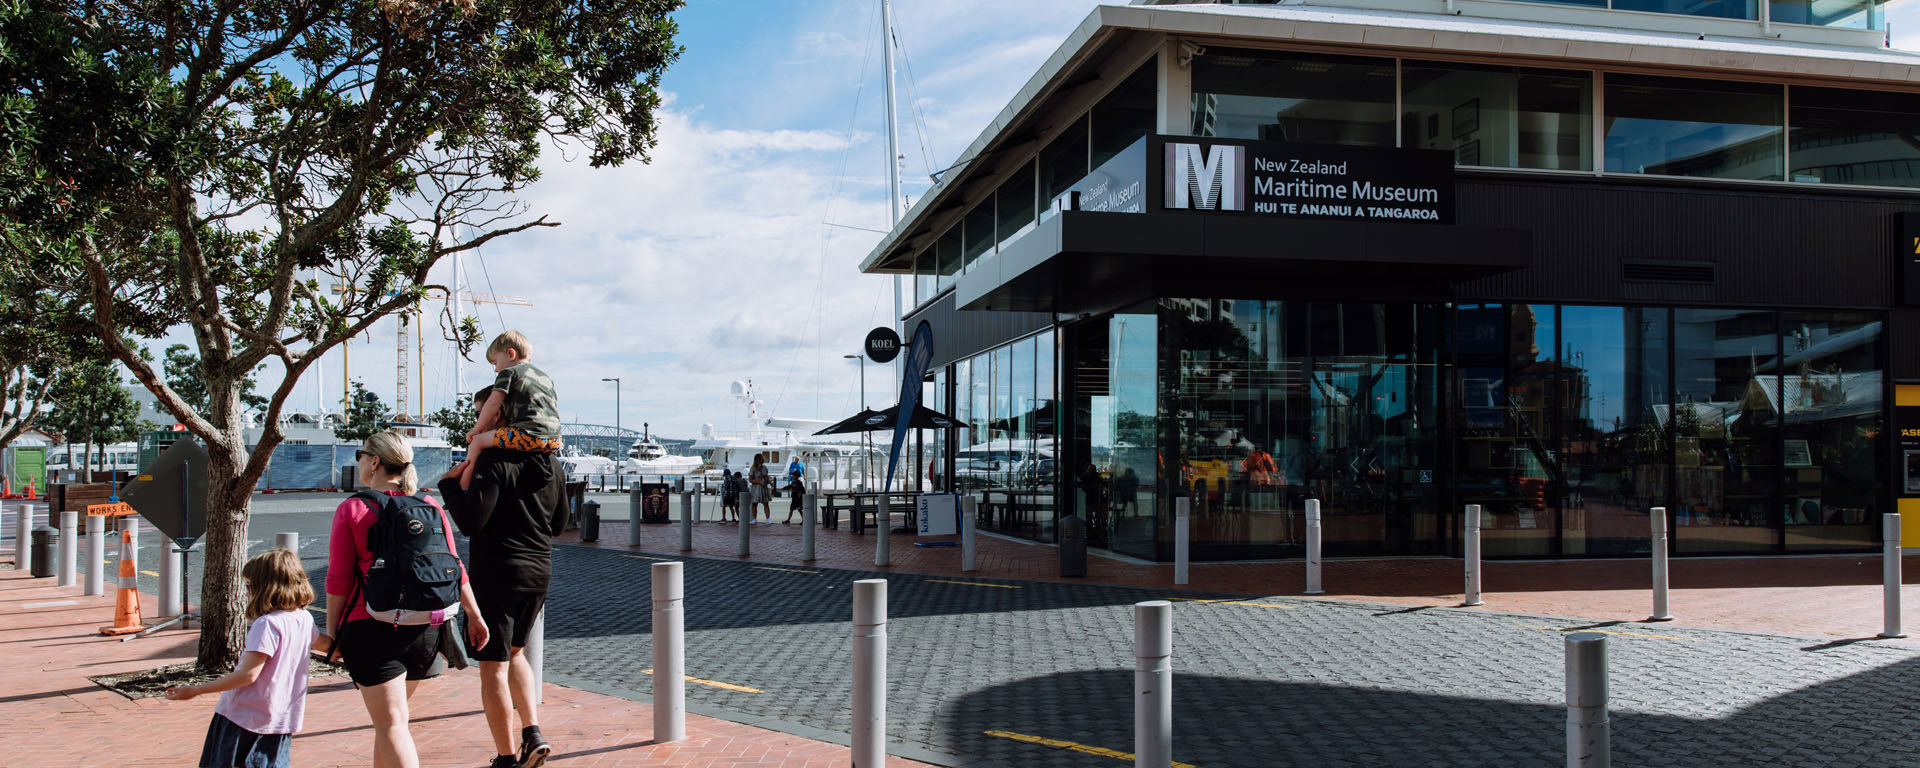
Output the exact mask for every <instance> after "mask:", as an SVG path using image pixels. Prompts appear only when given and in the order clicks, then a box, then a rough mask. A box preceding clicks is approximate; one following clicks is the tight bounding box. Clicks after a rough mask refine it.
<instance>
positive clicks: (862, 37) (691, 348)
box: [181, 0, 1920, 437]
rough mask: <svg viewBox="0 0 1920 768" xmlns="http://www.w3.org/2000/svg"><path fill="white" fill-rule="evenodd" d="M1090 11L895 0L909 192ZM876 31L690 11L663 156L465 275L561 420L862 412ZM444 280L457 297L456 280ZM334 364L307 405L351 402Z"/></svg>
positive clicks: (381, 365) (573, 178)
mask: <svg viewBox="0 0 1920 768" xmlns="http://www.w3.org/2000/svg"><path fill="white" fill-rule="evenodd" d="M1094 5H1095V3H1094V2H1093V0H974V1H971V2H952V1H951V0H895V3H894V23H895V26H896V29H897V35H898V37H899V39H900V41H901V44H902V46H903V52H904V57H903V60H902V61H901V63H900V64H899V76H898V78H899V79H898V83H899V86H900V89H901V94H900V104H901V132H900V138H901V144H900V150H901V153H902V154H903V155H905V157H906V160H905V172H904V174H903V177H904V178H905V179H906V182H907V184H906V187H905V192H906V194H907V195H908V196H909V197H910V198H917V197H918V195H919V194H920V193H921V192H922V191H924V190H925V189H926V187H927V172H928V169H929V168H940V167H944V166H945V165H947V164H950V163H952V162H953V161H954V160H955V159H956V158H955V156H956V155H957V154H958V153H959V151H960V150H962V149H964V148H965V146H966V145H967V144H968V143H969V142H971V141H972V140H973V139H974V137H975V136H976V135H978V133H979V131H980V130H981V128H982V127H983V126H985V125H986V124H987V122H988V121H989V120H990V119H991V118H992V117H993V116H994V115H995V114H996V113H998V112H999V110H1000V109H1001V108H1003V107H1004V106H1006V104H1007V101H1008V99H1009V98H1010V97H1011V96H1012V94H1013V93H1014V92H1015V91H1016V90H1017V89H1018V88H1019V86H1020V85H1022V84H1024V83H1025V82H1026V80H1027V78H1028V77H1029V76H1030V75H1031V74H1032V73H1033V72H1034V70H1035V69H1037V68H1038V67H1039V65H1040V63H1041V62H1042V61H1044V60H1045V59H1046V57H1047V56H1049V55H1051V54H1052V52H1053V51H1054V50H1055V48H1057V47H1058V45H1059V42H1060V41H1061V40H1062V39H1064V38H1065V37H1066V35H1067V34H1068V33H1069V32H1070V31H1071V30H1072V29H1073V28H1074V27H1075V26H1076V25H1077V24H1079V23H1080V22H1081V21H1082V20H1083V19H1084V18H1085V17H1086V15H1087V13H1088V11H1089V10H1090V9H1091V8H1092V7H1093V6H1094ZM878 15H879V13H878V0H794V1H791V2H761V1H757V0H755V1H749V0H705V1H702V0H695V2H693V3H692V4H691V5H690V6H689V7H688V8H685V9H683V10H682V11H681V12H679V13H678V14H677V18H678V20H679V22H680V27H681V37H680V41H681V42H682V43H683V44H684V45H685V46H686V53H685V55H684V56H683V57H682V58H681V60H680V62H679V63H678V64H677V65H676V66H675V67H674V68H673V69H672V70H671V71H670V72H669V73H668V74H667V76H666V79H665V83H664V86H665V89H666V90H667V91H668V100H667V103H666V105H665V107H664V109H663V112H662V114H661V116H660V117H661V122H660V126H661V130H660V135H659V139H660V146H659V147H658V148H657V150H656V151H655V152H654V157H653V162H652V163H651V164H647V165H642V164H637V163H636V164H630V165H627V166H625V167H621V168H615V169H601V170H593V169H588V168H586V167H585V163H584V162H582V161H581V160H580V157H579V153H578V152H577V151H557V150H556V151H550V152H549V153H548V155H547V157H546V158H545V159H544V160H543V168H544V169H545V173H546V176H545V178H544V179H543V181H542V182H541V183H539V184H538V185H536V186H535V187H534V188H533V189H532V190H531V191H530V193H529V194H527V195H526V201H527V202H528V204H529V210H530V211H532V212H533V213H535V214H547V215H550V216H551V217H552V218H554V219H557V220H559V221H561V222H562V223H563V226H561V227H559V228H557V229H546V230H534V231H530V232H527V233H523V234H521V235H516V236H514V237H512V238H507V239H506V240H504V241H503V242H502V243H500V244H498V245H494V246H490V247H488V248H487V249H485V250H484V252H483V253H482V255H481V257H480V258H479V259H478V260H475V259H469V260H468V265H467V271H468V287H469V288H472V289H474V290H480V291H492V292H497V293H503V294H510V295H515V296H524V297H526V298H528V299H529V300H531V301H532V302H533V304H534V306H533V307H531V308H522V307H504V308H499V307H493V306H482V307H480V308H479V310H478V311H471V314H474V315H475V316H477V317H478V318H479V320H480V322H481V325H482V328H483V331H484V332H485V333H487V334H488V335H491V334H494V333H497V332H499V331H500V330H501V329H502V328H504V327H511V328H517V329H519V330H522V331H524V332H526V333H527V334H528V335H529V336H530V337H532V339H533V341H534V344H535V356H534V362H535V363H536V364H538V365H540V366H541V367H543V368H545V369H546V370H547V371H548V372H549V373H550V374H552V375H553V378H554V380H555V382H556V384H557V386H558V388H559V390H560V398H561V410H562V415H563V418H565V419H566V420H568V421H581V422H589V423H600V424H611V423H613V422H614V420H615V415H614V410H615V409H614V403H615V396H614V391H613V385H611V384H607V383H602V382H601V381H600V379H601V378H603V377H620V378H621V379H622V382H621V397H620V398H619V400H620V403H621V408H620V411H621V414H620V417H619V420H620V422H621V423H622V425H623V426H628V427H634V426H637V425H638V424H640V423H641V422H649V423H651V424H652V425H653V427H654V429H655V431H656V432H657V433H660V434H663V435H665V436H667V437H692V436H694V435H695V434H697V433H698V430H699V428H700V425H701V424H702V423H713V424H715V425H716V427H718V428H720V429H738V428H740V427H742V426H743V425H744V419H745V411H744V410H743V409H742V408H741V407H740V406H739V404H738V403H737V402H735V401H734V400H733V399H731V398H729V397H728V395H727V391H728V385H729V382H731V381H734V380H746V379H751V380H752V381H753V382H754V383H755V385H756V387H757V388H758V389H759V392H760V395H761V399H762V400H763V401H765V405H764V406H762V408H761V409H760V411H761V413H762V414H763V415H764V414H768V413H774V414H779V415H783V416H796V417H816V418H840V417H842V416H845V415H849V414H851V413H853V412H854V410H856V409H857V406H858V402H857V401H858V395H857V394H856V393H857V392H858V390H859V380H858V378H857V377H858V368H857V367H856V366H855V364H854V363H853V361H849V360H844V359H841V356H842V355H844V354H848V353H853V352H856V351H858V346H859V343H860V339H861V338H862V337H863V336H864V335H865V333H866V331H867V330H868V329H869V328H872V327H873V326H876V325H883V324H886V322H887V318H886V315H887V313H888V310H889V309H890V308H891V301H892V282H891V280H890V279H889V278H884V277H875V276H867V275H860V274H858V273H857V272H856V270H855V265H856V264H857V263H858V261H859V260H860V258H861V257H863V256H864V255H866V253H867V252H868V251H869V250H870V249H871V248H872V246H873V245H874V243H875V242H876V241H877V240H878V238H879V235H877V234H874V233H872V232H867V231H862V230H861V229H857V228H855V227H858V228H871V229H884V228H885V227H886V226H887V224H888V222H887V215H888V214H887V207H886V199H885V195H886V175H885V174H886V170H885V162H886V160H885V150H884V138H883V133H882V131H883V118H882V113H881V101H882V93H881V85H880V68H881V67H880V58H881V57H880V51H879V47H878V42H879V38H878ZM1889 18H1890V20H1891V21H1892V25H1893V29H1894V30H1895V31H1896V32H1897V33H1899V34H1898V35H1897V36H1896V42H1897V43H1901V44H1902V45H1903V46H1906V47H1913V45H1916V44H1920V4H1916V3H1915V2H1913V0H1905V2H1902V3H1900V4H1896V5H1895V6H1894V8H1893V9H1892V10H1891V11H1890V12H1889ZM1909 30H1911V32H1912V34H1908V31H1909ZM910 73H911V74H910ZM910 107H911V109H910ZM830 225H846V226H844V227H839V226H830ZM436 278H437V279H438V280H441V281H446V282H450V281H451V267H450V265H449V266H447V267H446V268H444V269H442V270H441V272H440V273H439V274H437V275H436ZM907 291H908V294H909V297H910V295H911V293H910V292H911V285H908V286H907ZM429 309H430V310H432V311H437V310H438V309H439V308H438V307H430V308H429ZM427 335H428V339H427V344H426V355H425V361H424V370H422V371H421V373H420V376H419V379H420V381H421V382H422V384H423V385H424V395H425V400H426V409H427V410H429V411H431V410H433V409H435V408H438V407H440V406H441V405H444V404H446V403H448V402H449V401H450V400H451V398H452V397H453V394H454V393H455V392H456V391H471V390H472V389H474V388H476V387H477V386H479V385H480V384H481V383H484V381H486V380H487V379H488V378H489V375H490V372H489V371H488V370H487V369H486V366H485V365H484V363H465V364H463V366H462V371H461V374H460V377H459V381H458V382H457V383H456V381H455V377H454V368H455V365H454V361H453V356H452V354H451V351H450V350H449V349H448V346H447V345H446V344H445V343H443V342H442V341H440V339H439V336H438V333H437V329H436V328H435V327H434V324H433V323H429V325H428V334H427ZM181 338H182V340H184V339H185V336H184V334H182V335H181ZM394 339H395V330H394V327H393V325H392V323H391V322H386V323H382V324H380V325H378V326H376V327H375V328H374V329H373V331H372V332H370V333H369V334H367V335H366V336H365V337H363V339H361V340H358V341H356V343H354V344H353V345H352V346H351V349H350V351H349V354H350V355H351V366H350V370H351V373H352V377H353V378H354V379H358V380H361V381H364V382H365V383H366V384H367V386H368V387H370V388H371V389H373V390H374V391H375V392H377V393H380V394H381V395H382V396H383V397H384V398H386V399H387V400H388V401H389V402H391V401H392V397H393V391H394V379H395V376H394V367H395V354H394V348H395V341H394ZM332 358H333V359H329V360H328V361H327V362H326V369H325V376H324V377H320V376H312V375H310V376H309V380H308V381H307V382H303V384H302V385H301V387H300V388H299V389H298V390H297V391H296V394H295V395H294V397H293V399H292V400H291V402H290V407H291V408H293V409H297V410H313V409H316V408H319V407H321V406H322V405H323V404H327V405H330V406H331V407H336V408H337V407H338V406H337V403H338V402H339V398H340V390H341V382H340V377H341V369H340V367H339V360H338V356H337V355H335V356H332ZM867 371H868V375H869V379H868V381H867V388H868V390H869V392H870V393H873V392H886V393H889V394H884V395H872V396H870V397H869V400H870V401H874V402H877V403H879V404H885V403H887V402H890V401H891V397H892V396H891V394H890V393H891V392H892V391H894V390H896V389H897V387H898V383H897V382H891V381H884V380H883V379H884V378H885V375H884V371H885V369H884V368H882V367H879V366H872V365H869V366H867ZM269 378H274V377H269ZM268 383H271V382H268ZM409 410H411V409H409Z"/></svg>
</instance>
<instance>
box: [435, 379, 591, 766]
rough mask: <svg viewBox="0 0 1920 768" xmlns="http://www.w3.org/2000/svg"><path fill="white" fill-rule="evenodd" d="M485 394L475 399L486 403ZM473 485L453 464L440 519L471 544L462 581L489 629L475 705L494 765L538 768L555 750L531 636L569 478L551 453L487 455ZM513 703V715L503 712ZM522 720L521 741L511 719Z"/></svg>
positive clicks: (443, 487)
mask: <svg viewBox="0 0 1920 768" xmlns="http://www.w3.org/2000/svg"><path fill="white" fill-rule="evenodd" d="M486 394H487V391H486V390H482V391H481V394H480V395H479V396H478V397H477V398H476V399H477V401H479V402H485V400H486ZM475 458H476V460H477V463H476V464H475V466H474V467H473V481H472V484H471V485H470V486H469V487H468V488H467V489H465V490H462V489H461V488H460V474H459V472H460V467H454V469H453V470H452V471H449V472H448V473H447V476H446V477H445V478H443V479H442V480H441V481H440V493H441V495H442V496H443V497H444V498H445V499H446V500H447V514H448V516H450V517H452V518H453V522H454V525H456V526H458V527H459V528H460V532H461V533H463V534H466V536H467V537H468V538H469V539H470V540H471V545H470V547H469V552H468V555H467V562H468V564H469V568H468V574H469V576H468V579H469V582H470V583H471V585H472V587H473V593H474V597H475V599H476V600H477V601H478V602H479V604H480V614H481V615H482V616H483V617H484V618H485V620H486V622H487V629H488V630H489V634H488V637H489V638H490V639H489V640H488V642H487V645H486V646H485V647H483V648H477V649H474V650H473V651H472V654H471V655H472V656H473V658H474V660H476V661H478V662H480V703H481V707H482V709H484V710H485V711H486V715H487V728H488V729H489V730H491V731H492V733H493V744H494V750H495V752H496V757H494V759H493V764H492V768H537V767H538V766H540V765H542V764H544V763H545V762H546V760H547V755H548V754H550V753H551V752H552V747H551V746H549V745H548V744H547V740H546V739H545V738H544V737H542V736H541V734H540V709H539V706H540V692H539V690H538V687H537V684H536V682H535V681H534V678H533V667H532V665H530V664H529V663H528V662H527V659H526V656H525V654H524V653H523V651H524V650H525V649H526V645H527V637H528V632H529V631H530V630H531V629H532V628H533V622H534V620H535V618H537V617H538V616H539V615H540V610H541V608H542V607H544V606H545V605H546V601H547V584H548V580H549V578H550V577H551V575H552V572H553V562H552V555H551V553H552V550H553V537H554V536H557V535H559V534H560V532H561V531H563V530H565V528H566V523H567V507H566V488H565V486H564V484H563V483H562V478H565V477H566V471H565V469H564V468H563V467H562V466H561V464H560V460H559V459H558V458H557V457H555V456H554V455H553V454H551V453H530V452H525V451H514V450H495V449H489V450H486V451H483V452H481V454H480V455H479V456H477V457H475ZM509 706H511V709H509ZM514 712H518V713H519V714H520V725H521V728H520V744H519V748H518V749H517V750H516V749H515V748H514V739H513V713H514Z"/></svg>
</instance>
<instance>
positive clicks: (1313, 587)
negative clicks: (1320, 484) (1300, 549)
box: [1307, 499, 1327, 595]
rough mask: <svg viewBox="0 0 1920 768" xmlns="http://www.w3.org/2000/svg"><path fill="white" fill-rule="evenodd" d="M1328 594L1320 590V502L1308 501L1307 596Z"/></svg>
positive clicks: (1316, 500)
mask: <svg viewBox="0 0 1920 768" xmlns="http://www.w3.org/2000/svg"><path fill="white" fill-rule="evenodd" d="M1326 593H1327V591H1326V590H1324V589H1321V588H1320V500H1319V499H1307V594H1309V595H1324V594H1326Z"/></svg>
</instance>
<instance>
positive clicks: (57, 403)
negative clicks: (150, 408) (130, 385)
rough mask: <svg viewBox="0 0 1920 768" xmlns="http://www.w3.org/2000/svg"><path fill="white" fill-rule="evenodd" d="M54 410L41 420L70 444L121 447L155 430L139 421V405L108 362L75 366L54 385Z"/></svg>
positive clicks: (150, 425) (94, 362)
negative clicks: (71, 373)
mask: <svg viewBox="0 0 1920 768" xmlns="http://www.w3.org/2000/svg"><path fill="white" fill-rule="evenodd" d="M51 399H52V400H53V410H51V411H49V412H48V413H47V415H46V416H45V417H44V418H42V419H41V422H42V423H43V424H44V425H45V426H47V427H48V428H50V429H53V430H56V431H58V432H60V433H61V435H62V436H64V437H65V438H66V440H67V442H71V443H82V444H85V445H88V446H89V454H90V453H91V446H92V445H93V444H95V443H106V444H111V443H120V442H126V441H129V440H132V439H134V438H136V437H139V436H140V433H141V432H144V431H147V430H150V429H153V428H154V425H152V424H150V423H144V422H142V421H141V420H140V403H139V401H137V400H134V399H133V395H132V394H131V393H129V392H128V391H127V388H126V384H125V383H124V382H123V381H122V380H121V378H120V367H119V366H118V365H114V364H113V363H110V362H107V361H105V360H89V361H87V362H84V363H80V364H79V365H77V366H75V368H74V371H73V375H71V376H66V377H63V378H61V379H60V381H59V382H58V383H57V384H55V385H54V387H53V391H52V393H51Z"/></svg>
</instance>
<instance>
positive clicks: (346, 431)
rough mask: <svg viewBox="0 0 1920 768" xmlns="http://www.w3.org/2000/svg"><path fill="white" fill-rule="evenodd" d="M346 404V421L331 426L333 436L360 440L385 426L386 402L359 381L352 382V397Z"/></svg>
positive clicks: (382, 429)
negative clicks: (342, 423) (339, 424)
mask: <svg viewBox="0 0 1920 768" xmlns="http://www.w3.org/2000/svg"><path fill="white" fill-rule="evenodd" d="M350 399H351V402H350V403H348V404H347V423H346V424H344V425H341V426H338V427H334V428H333V436H334V437H338V438H340V439H342V440H352V441H354V442H356V443H357V442H361V441H363V440H366V439H367V438H369V437H373V434H374V433H375V432H383V431H385V430H386V428H387V404H386V403H383V402H380V396H379V395H376V394H374V393H373V392H371V391H369V390H368V389H367V387H366V385H364V384H361V383H360V382H357V381H356V382H354V383H353V397H352V398H350Z"/></svg>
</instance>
